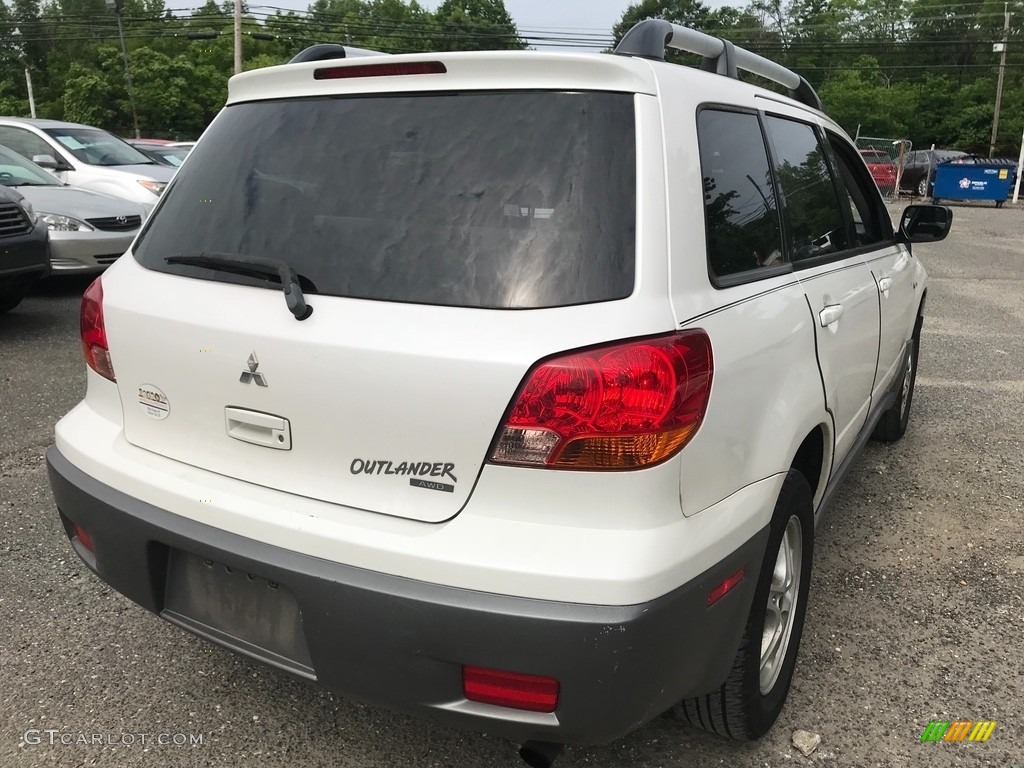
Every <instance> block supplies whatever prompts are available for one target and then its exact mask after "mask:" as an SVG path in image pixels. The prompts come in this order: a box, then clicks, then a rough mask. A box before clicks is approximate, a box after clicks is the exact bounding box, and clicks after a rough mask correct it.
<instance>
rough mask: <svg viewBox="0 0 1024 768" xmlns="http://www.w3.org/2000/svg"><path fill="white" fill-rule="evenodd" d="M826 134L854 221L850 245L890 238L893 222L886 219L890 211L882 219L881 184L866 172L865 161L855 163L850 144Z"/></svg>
mask: <svg viewBox="0 0 1024 768" xmlns="http://www.w3.org/2000/svg"><path fill="white" fill-rule="evenodd" d="M827 135H828V143H829V148H830V149H831V157H832V162H833V164H834V167H835V169H836V172H837V173H838V175H839V189H840V195H841V196H842V197H843V198H845V202H846V205H847V207H848V208H849V211H850V217H851V219H852V221H853V230H852V231H851V232H850V239H851V241H852V242H851V245H852V246H853V247H854V248H856V247H859V246H862V245H872V244H874V243H881V242H885V241H888V240H891V239H892V222H891V221H887V219H888V214H884V218H883V213H884V207H883V206H882V201H881V200H880V199H879V197H878V187H876V186H875V184H874V182H873V181H872V180H871V177H870V176H869V175H868V174H866V173H864V169H863V163H859V162H855V158H854V156H853V154H852V150H851V149H850V148H849V146H848V145H847V143H846V142H845V141H844V140H843V139H841V138H840V137H839V136H836V135H835V134H832V133H828V134H827ZM887 229H888V231H886V230H887Z"/></svg>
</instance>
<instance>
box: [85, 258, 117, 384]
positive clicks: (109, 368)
mask: <svg viewBox="0 0 1024 768" xmlns="http://www.w3.org/2000/svg"><path fill="white" fill-rule="evenodd" d="M81 327H82V351H83V352H84V353H85V362H86V363H87V364H88V366H89V367H90V368H92V369H93V370H94V371H96V373H98V374H99V375H100V376H102V377H103V378H105V379H110V380H111V381H116V379H115V378H114V366H113V365H112V364H111V362H110V349H109V347H108V346H107V329H106V327H105V326H104V325H103V284H102V283H101V282H100V278H98V277H97V278H96V279H95V280H93V281H92V284H91V285H90V286H89V287H88V288H86V289H85V293H83V294H82V314H81Z"/></svg>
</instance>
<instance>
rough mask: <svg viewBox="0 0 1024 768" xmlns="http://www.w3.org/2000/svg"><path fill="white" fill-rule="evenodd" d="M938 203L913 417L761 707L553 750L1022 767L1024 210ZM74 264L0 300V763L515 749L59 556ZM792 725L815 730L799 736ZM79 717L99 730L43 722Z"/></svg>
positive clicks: (848, 504)
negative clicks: (51, 472)
mask: <svg viewBox="0 0 1024 768" xmlns="http://www.w3.org/2000/svg"><path fill="white" fill-rule="evenodd" d="M954 210H955V219H954V225H953V233H952V234H951V235H950V237H949V239H948V240H947V241H945V242H943V243H939V244H936V245H932V246H927V247H926V246H918V247H917V249H916V250H915V253H916V254H917V255H918V256H919V257H920V258H921V259H922V260H923V261H924V263H925V265H926V267H927V268H928V270H929V272H930V275H931V282H930V290H929V296H928V305H927V318H926V323H925V326H924V334H923V338H922V352H921V360H920V375H919V378H918V381H917V387H918V389H917V393H916V395H915V399H914V405H913V407H914V413H913V416H912V420H911V426H910V430H909V432H908V434H907V435H906V437H905V438H904V439H903V441H901V442H900V443H897V444H895V445H892V446H881V445H878V444H874V443H872V444H871V445H869V447H868V449H867V450H866V451H865V453H864V454H863V455H862V457H861V458H860V459H859V461H858V463H857V465H856V467H855V468H854V470H853V472H852V473H851V475H850V477H849V478H848V479H847V481H846V483H845V485H844V486H843V488H842V490H841V492H840V493H839V495H838V498H837V499H836V501H835V503H834V505H833V507H832V509H831V512H830V513H829V515H828V517H827V518H826V519H825V521H824V523H823V524H822V526H821V527H820V528H819V530H818V538H817V545H816V553H815V564H814V573H813V578H812V588H811V598H810V600H811V602H810V607H809V610H808V617H807V626H806V628H805V633H804V640H803V645H802V647H801V651H800V661H799V665H798V667H797V672H796V678H795V681H794V684H793V688H792V691H791V692H790V697H789V703H788V704H787V706H786V708H785V710H784V711H783V713H782V717H781V719H780V720H779V722H778V723H777V724H776V726H775V728H774V730H773V731H772V732H771V733H770V734H769V735H768V736H767V737H766V738H765V739H764V740H762V741H761V742H759V743H756V744H752V745H736V744H732V743H729V742H726V741H724V740H722V739H719V738H716V737H712V736H708V735H706V734H703V733H700V732H697V731H694V730H692V729H689V728H687V727H685V726H683V725H682V724H681V723H680V722H678V721H677V720H675V719H673V718H671V717H669V716H666V717H663V718H661V719H658V720H655V721H654V722H652V723H650V724H649V725H647V726H645V727H644V728H641V729H640V730H638V731H636V732H635V733H633V734H632V735H631V736H629V737H627V738H625V739H623V740H621V741H619V742H616V743H614V744H611V745H608V746H603V747H594V748H586V749H584V748H571V749H569V750H568V751H567V752H566V754H565V755H563V757H562V758H560V760H559V761H558V763H557V765H558V766H559V768H578V767H580V766H594V767H595V768H596V767H600V766H616V768H620V767H626V766H637V767H638V768H639V767H641V766H643V767H645V768H654V767H655V766H687V767H688V768H690V767H693V768H703V767H706V766H722V765H725V766H735V767H737V768H746V767H749V768H754V767H755V766H756V767H758V768H762V767H764V766H799V765H819V766H854V767H856V768H860V767H862V766H864V767H867V766H886V767H891V768H897V767H899V766H928V767H929V768H931V767H932V766H1002V767H1003V768H1012V766H1024V598H1022V591H1024V590H1022V587H1024V519H1022V517H1024V482H1022V479H1021V478H1022V476H1024V438H1022V434H1024V344H1022V332H1021V329H1022V327H1024V210H1020V209H1003V210H996V209H994V208H992V207H986V208H980V207H955V209H954ZM86 284H87V281H84V280H80V279H79V280H61V281H50V282H48V283H47V284H44V285H43V286H42V287H41V288H40V289H38V290H37V291H36V292H35V294H34V295H33V296H31V297H30V298H28V299H27V300H26V301H25V302H24V303H23V304H22V306H20V307H19V308H18V309H16V310H15V311H13V312H11V313H9V314H8V315H6V316H0V413H2V414H3V418H4V421H5V423H6V428H5V429H4V430H3V438H2V440H0V489H2V492H0V768H15V767H20V766H111V767H116V768H125V767H127V766H147V767H149V766H153V767H163V766H175V767H176V766H182V767H184V766H225V767H227V766H278V765H280V766H302V768H314V767H315V766H331V767H332V768H340V767H345V766H360V767H362V766H367V767H369V766H381V767H382V768H383V767H384V766H387V767H388V768H401V767H404V766H409V767H412V766H416V767H417V768H426V767H428V766H486V767H495V768H497V767H499V766H519V765H522V763H520V762H519V759H518V758H517V757H516V753H515V749H514V745H512V744H511V743H509V742H506V741H504V740H502V739H500V738H496V737H493V736H487V735H485V734H479V733H471V732H461V731H454V730H450V729H447V728H443V727H439V726H436V725H433V724H428V723H426V722H422V721H419V720H416V719H412V718H408V717H405V716H401V715H395V714H392V713H390V712H387V711H384V710H380V709H376V708H374V707H370V706H363V705H360V704H356V703H352V702H350V701H347V700H344V699H341V698H339V697H336V696H334V695H331V694H329V693H326V692H324V691H322V690H320V689H318V688H316V687H315V686H313V685H311V684H308V683H305V682H302V681H299V680H295V679H292V678H290V677H288V676H287V675H285V674H284V673H281V672H278V671H276V670H273V669H269V668H266V667H263V666H261V665H260V664H258V663H256V662H250V661H248V660H245V659H242V658H239V657H237V656H235V655H233V654H231V653H229V652H226V651H221V650H213V649H210V648H209V647H208V645H207V644H206V643H204V642H202V641H200V640H198V639H196V638H194V637H192V636H190V635H187V634H185V633H184V632H183V631H181V630H179V629H177V628H175V627H173V626H171V625H169V624H165V623H164V622H162V621H161V620H159V619H157V618H155V617H153V616H151V615H149V614H147V613H146V612H144V611H143V610H142V609H141V608H138V607H137V606H135V605H134V604H132V603H130V602H129V601H128V600H127V599H126V598H123V597H121V596H120V595H118V594H116V593H114V592H113V591H112V590H110V589H108V588H106V587H105V586H104V585H103V584H102V583H100V582H99V581H98V580H97V579H96V578H94V577H93V576H92V575H91V574H90V573H89V572H88V570H87V569H86V568H85V567H84V566H83V565H82V564H81V563H80V562H79V561H78V558H77V557H76V556H75V555H74V554H73V552H72V551H71V549H70V547H69V545H68V542H67V541H66V539H65V536H64V534H63V531H62V529H61V527H60V525H59V523H58V521H57V515H56V512H55V508H54V505H53V500H52V497H51V495H50V490H49V485H48V482H47V477H46V470H45V466H44V463H43V454H44V451H45V448H46V446H47V445H49V444H50V442H51V441H52V433H53V424H54V422H55V421H56V420H57V419H58V418H59V417H60V416H61V415H63V414H64V413H65V412H66V411H67V410H69V409H70V408H71V407H72V406H73V405H74V404H75V403H76V402H77V401H78V400H79V399H80V398H81V396H82V395H83V392H84V386H85V375H84V364H83V362H82V355H81V348H80V342H79V337H78V302H79V295H80V293H81V291H82V289H83V288H84V287H85V285H86ZM680 653H685V649H683V648H681V649H680ZM957 719H963V720H996V721H997V722H998V726H997V727H996V729H995V731H994V733H993V734H992V736H991V738H990V739H989V740H988V741H987V742H986V743H921V742H920V741H919V737H920V735H921V733H922V731H923V730H924V728H925V727H926V726H927V725H928V722H929V721H930V720H957ZM46 729H51V730H52V729H57V731H58V733H57V734H55V740H56V742H57V743H55V744H53V745H51V744H50V743H49V738H50V737H49V736H48V735H47V734H46V733H45V730H46ZM795 729H806V730H808V731H812V732H814V733H818V734H820V735H821V739H822V740H821V745H820V747H819V748H818V750H817V751H816V752H814V753H813V754H812V755H811V756H810V757H809V758H808V757H804V756H803V755H802V754H801V753H799V752H798V751H797V750H796V749H794V747H793V746H792V742H791V737H792V733H793V731H794V730H795ZM27 731H32V732H33V733H31V734H30V735H29V736H28V738H26V732H27ZM36 732H39V733H38V738H39V740H40V741H41V742H42V743H39V744H34V743H30V742H32V741H35V740H36V739H35V738H34V735H35V733H36ZM79 734H82V735H84V736H85V738H86V739H87V740H91V739H92V738H93V735H94V734H95V735H97V736H99V738H100V740H101V741H104V742H111V741H112V742H114V744H113V745H111V744H109V743H103V744H61V743H60V740H61V737H62V735H63V736H64V738H65V740H77V738H78V735H79ZM141 734H146V736H147V739H146V743H145V744H143V743H142V742H141V738H140V735H141ZM159 734H166V735H167V736H168V737H170V740H171V741H172V742H173V737H174V735H176V734H183V735H184V736H185V738H186V739H195V738H196V737H197V736H201V739H202V743H201V744H194V745H187V744H186V745H185V746H176V745H174V744H173V743H171V744H167V745H161V744H156V743H153V740H154V739H156V738H157V736H158V735H159ZM69 736H70V739H69V738H68V737H69ZM129 737H131V738H129ZM130 740H134V743H133V744H130V745H126V744H124V743H121V742H127V741H130ZM179 740H180V739H179Z"/></svg>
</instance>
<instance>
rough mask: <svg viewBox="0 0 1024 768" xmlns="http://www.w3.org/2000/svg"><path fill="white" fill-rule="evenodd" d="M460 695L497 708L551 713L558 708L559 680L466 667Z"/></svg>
mask: <svg viewBox="0 0 1024 768" xmlns="http://www.w3.org/2000/svg"><path fill="white" fill-rule="evenodd" d="M462 695H463V696H465V697H466V698H467V699H469V700H470V701H479V702H481V703H483V704H494V705H496V706H499V707H511V708H512V709H524V710H526V711H528V712H554V711H555V709H556V708H557V707H558V681H557V680H556V679H555V678H553V677H541V676H540V675H524V674H522V673H520V672H503V671H501V670H498V669H485V668H484V667H469V666H466V667H463V668H462Z"/></svg>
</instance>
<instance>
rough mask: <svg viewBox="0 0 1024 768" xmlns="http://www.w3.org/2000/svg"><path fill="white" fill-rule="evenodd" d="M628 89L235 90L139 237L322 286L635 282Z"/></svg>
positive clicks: (618, 288)
mask: <svg viewBox="0 0 1024 768" xmlns="http://www.w3.org/2000/svg"><path fill="white" fill-rule="evenodd" d="M634 124H635V114H634V106H633V96H632V94H620V93H595V92H582V93H563V92H518V91H517V92H496V93H452V94H396V95H376V96H357V97H335V98H308V99H289V100H278V101H266V102H257V103H246V104H238V105H233V106H230V107H227V108H226V109H225V110H224V111H223V112H222V113H221V115H220V116H219V117H218V118H217V120H216V121H215V122H214V123H213V125H211V127H210V128H209V129H208V130H207V133H206V135H205V136H204V138H203V141H202V142H201V143H200V144H199V145H198V146H197V147H196V149H195V150H194V152H193V155H192V156H191V157H190V159H189V162H188V163H186V164H185V165H184V166H183V167H182V169H181V171H179V173H178V178H176V179H175V182H174V184H173V185H172V186H171V187H170V188H169V189H168V191H167V193H166V199H165V200H164V201H163V202H162V204H161V206H160V208H159V210H158V212H157V214H156V215H155V216H154V217H153V219H152V220H151V222H150V223H149V226H148V227H147V229H146V230H145V231H144V233H143V235H142V236H141V238H140V240H139V242H138V244H137V247H136V249H135V257H136V259H137V260H138V261H139V262H140V263H141V264H143V265H144V266H146V267H148V268H150V269H154V270H160V271H164V272H173V273H176V274H183V275H188V276H192V277H198V278H203V279H216V280H223V281H226V282H239V283H251V282H252V280H251V278H246V277H243V276H238V275H231V274H225V273H219V272H213V271H210V270H206V269H203V268H201V267H197V266H195V265H181V264H173V265H169V264H167V263H166V262H165V259H166V258H167V257H169V256H173V255H180V254H199V253H230V254H241V255H246V256H256V257H262V258H273V259H279V260H283V261H286V262H287V263H289V264H290V265H291V266H292V267H293V268H294V269H295V270H296V271H297V272H298V273H299V274H300V275H302V276H303V278H305V280H304V285H305V284H308V285H309V286H311V287H312V289H313V292H315V293H319V294H326V295H332V296H348V297H356V298H365V299H377V300H385V301H400V302H414V303H427V304H440V305H446V306H467V307H487V308H504V309H513V308H537V307H553V306H565V305H571V304H580V303H589V302H597V301H608V300H612V299H620V298H624V297H626V296H629V295H630V294H631V293H632V290H633V282H634V273H635V258H636V257H635V239H636V233H635V229H636V149H635V145H636V138H635V127H634Z"/></svg>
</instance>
